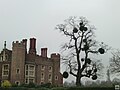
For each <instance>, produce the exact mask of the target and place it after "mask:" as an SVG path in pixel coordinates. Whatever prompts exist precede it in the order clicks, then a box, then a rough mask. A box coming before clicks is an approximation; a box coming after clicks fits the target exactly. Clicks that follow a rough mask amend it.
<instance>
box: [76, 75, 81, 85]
mask: <svg viewBox="0 0 120 90" xmlns="http://www.w3.org/2000/svg"><path fill="white" fill-rule="evenodd" d="M76 86H81V77H80V75H77V77H76Z"/></svg>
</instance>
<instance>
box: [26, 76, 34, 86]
mask: <svg viewBox="0 0 120 90" xmlns="http://www.w3.org/2000/svg"><path fill="white" fill-rule="evenodd" d="M34 82H35V79H34V78H31V77H27V78H26V79H25V83H26V84H29V83H34Z"/></svg>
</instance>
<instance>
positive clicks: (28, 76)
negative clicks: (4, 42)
mask: <svg viewBox="0 0 120 90" xmlns="http://www.w3.org/2000/svg"><path fill="white" fill-rule="evenodd" d="M30 82H32V83H34V82H35V65H31V64H27V65H25V83H26V84H29V83H30Z"/></svg>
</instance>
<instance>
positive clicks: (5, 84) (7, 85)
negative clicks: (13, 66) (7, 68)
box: [1, 80, 12, 88]
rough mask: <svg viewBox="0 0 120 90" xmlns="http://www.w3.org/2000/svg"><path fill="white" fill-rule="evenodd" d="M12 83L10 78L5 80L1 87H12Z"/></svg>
mask: <svg viewBox="0 0 120 90" xmlns="http://www.w3.org/2000/svg"><path fill="white" fill-rule="evenodd" d="M11 86H12V85H11V83H10V82H9V81H8V80H4V81H3V82H2V84H1V87H6V88H7V87H11Z"/></svg>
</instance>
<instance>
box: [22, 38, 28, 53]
mask: <svg viewBox="0 0 120 90" xmlns="http://www.w3.org/2000/svg"><path fill="white" fill-rule="evenodd" d="M22 42H23V43H24V44H25V51H26V53H27V39H23V40H22Z"/></svg>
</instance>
